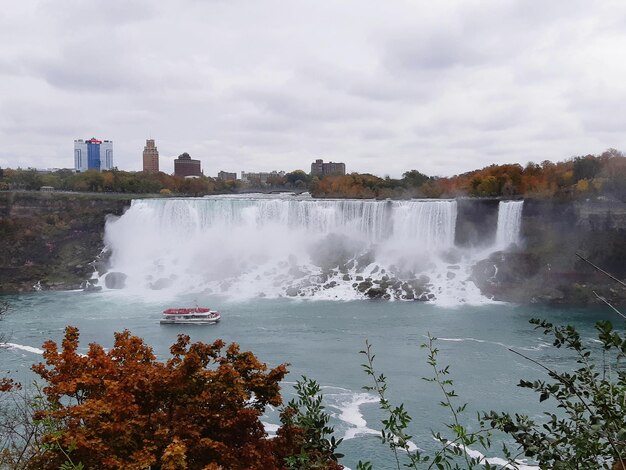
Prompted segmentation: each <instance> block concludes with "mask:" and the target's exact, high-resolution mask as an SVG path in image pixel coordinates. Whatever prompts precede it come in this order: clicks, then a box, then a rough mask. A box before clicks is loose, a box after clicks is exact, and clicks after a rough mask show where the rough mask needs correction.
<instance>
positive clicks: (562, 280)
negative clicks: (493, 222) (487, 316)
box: [473, 199, 626, 305]
mask: <svg viewBox="0 0 626 470" xmlns="http://www.w3.org/2000/svg"><path fill="white" fill-rule="evenodd" d="M522 239H523V243H522V244H521V246H516V247H510V248H509V249H508V250H505V251H502V252H497V253H494V254H493V255H491V256H490V257H489V258H488V259H486V260H483V261H481V262H479V263H478V264H477V265H476V266H475V267H474V276H473V277H474V281H475V283H476V284H477V285H478V287H479V288H480V289H481V291H482V292H483V293H484V294H485V295H488V296H492V297H494V298H495V299H496V300H504V301H510V302H519V303H547V304H559V305H586V304H591V303H601V301H600V300H599V299H598V298H597V297H596V295H595V294H594V291H595V292H596V293H597V294H598V295H601V296H603V297H605V298H607V299H608V300H609V301H611V302H613V303H615V304H619V305H624V304H626V289H624V288H623V287H620V286H619V284H617V283H616V282H614V281H612V280H610V279H608V278H607V277H605V276H604V275H601V274H599V273H598V272H597V271H596V270H594V269H593V268H592V267H591V266H589V265H588V264H587V263H585V262H584V261H582V260H580V259H579V258H578V257H577V256H576V253H580V254H581V255H582V256H584V257H586V258H587V259H589V260H590V261H592V262H593V263H594V264H596V265H598V266H601V267H602V268H603V269H605V270H607V271H609V272H611V273H613V274H614V275H615V276H617V277H618V278H620V279H624V278H626V204H624V203H622V202H614V201H608V200H593V201H592V200H588V201H584V202H576V203H573V202H561V201H555V200H549V201H546V200H532V199H530V200H526V201H525V203H524V209H523V213H522Z"/></svg>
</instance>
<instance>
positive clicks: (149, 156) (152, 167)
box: [143, 139, 159, 173]
mask: <svg viewBox="0 0 626 470" xmlns="http://www.w3.org/2000/svg"><path fill="white" fill-rule="evenodd" d="M143 171H146V172H148V173H158V172H159V150H158V149H157V148H156V146H155V145H154V139H147V140H146V146H145V147H144V148H143Z"/></svg>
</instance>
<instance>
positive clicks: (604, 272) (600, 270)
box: [576, 253, 626, 287]
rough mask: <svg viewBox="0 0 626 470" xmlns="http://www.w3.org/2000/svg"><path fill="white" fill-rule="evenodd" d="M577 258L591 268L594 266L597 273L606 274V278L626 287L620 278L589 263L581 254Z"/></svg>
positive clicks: (577, 254)
mask: <svg viewBox="0 0 626 470" xmlns="http://www.w3.org/2000/svg"><path fill="white" fill-rule="evenodd" d="M576 256H578V257H579V258H580V259H581V260H583V261H584V262H585V263H587V264H589V265H590V266H593V268H594V269H596V270H597V271H599V272H601V273H602V274H604V275H605V276H608V277H610V278H611V279H613V280H614V281H615V282H617V283H619V284H621V285H622V286H623V287H626V283H624V282H622V281H620V280H619V279H618V278H616V277H615V276H613V275H612V274H610V273H607V272H606V271H605V270H604V269H602V268H600V267H598V266H596V265H595V264H593V263H592V262H591V261H589V260H588V259H587V258H585V257H583V256H582V255H581V254H579V253H576Z"/></svg>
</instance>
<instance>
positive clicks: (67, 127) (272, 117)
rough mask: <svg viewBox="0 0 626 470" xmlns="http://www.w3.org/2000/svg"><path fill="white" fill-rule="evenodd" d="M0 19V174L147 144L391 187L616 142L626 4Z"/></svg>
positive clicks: (127, 6) (176, 8)
mask: <svg viewBox="0 0 626 470" xmlns="http://www.w3.org/2000/svg"><path fill="white" fill-rule="evenodd" d="M3 12H4V13H6V14H4V15H3V16H2V17H0V87H2V89H3V90H4V93H3V94H0V109H1V110H2V113H0V140H1V141H2V142H3V146H2V148H0V166H2V167H6V166H11V167H17V166H22V167H26V166H35V167H68V166H71V164H72V140H73V139H74V138H80V137H91V136H92V135H93V136H96V137H101V138H110V139H113V140H114V146H115V147H114V148H115V158H116V164H117V165H118V167H120V168H123V169H129V170H136V169H140V165H141V150H142V148H143V144H144V140H145V139H146V138H148V137H153V138H155V139H156V140H157V145H158V146H159V149H160V151H161V154H162V155H163V156H164V157H163V162H162V167H163V169H165V170H166V171H171V170H172V167H173V164H172V159H173V157H175V156H177V155H178V154H180V153H182V152H183V151H188V152H189V153H191V154H192V155H194V156H195V157H197V158H200V159H201V160H202V161H203V165H204V168H205V173H206V174H216V173H217V171H219V170H220V169H224V170H230V171H238V172H239V171H241V170H245V171H254V170H269V169H284V170H287V171H288V170H293V169H296V168H301V169H308V168H309V165H310V162H311V160H312V159H314V158H316V157H317V158H319V157H323V158H325V159H328V160H334V161H344V162H346V165H347V168H348V171H363V172H370V173H375V174H380V175H384V174H390V175H391V176H400V175H401V174H402V172H404V171H407V170H409V169H413V168H415V169H419V170H420V171H423V172H426V173H429V174H438V175H448V174H455V173H461V172H463V171H467V170H470V169H473V168H476V167H480V166H483V165H488V164H490V163H504V162H514V161H519V162H521V163H525V162H527V161H529V160H534V161H542V160H545V159H553V160H558V159H562V158H566V157H568V156H570V155H577V154H585V153H597V152H600V151H602V150H603V149H605V148H607V147H609V146H611V147H617V148H622V149H624V148H626V135H624V133H623V128H624V124H625V123H624V118H623V117H622V112H621V107H622V106H621V105H622V103H623V101H624V98H626V85H624V84H623V80H622V79H621V77H623V76H624V72H626V70H625V69H626V64H624V62H623V60H622V55H623V54H622V51H623V50H624V49H625V48H626V30H625V29H624V28H623V25H624V22H625V18H626V6H623V4H622V3H621V2H617V1H607V2H602V4H596V3H592V2H582V1H578V0H577V1H569V0H568V1H565V0H562V1H554V2H548V3H546V2H543V3H538V2H528V1H525V0H507V1H500V0H490V1H481V2H460V1H458V2H457V1H451V2H426V1H419V2H406V3H394V4H384V5H383V4H380V3H379V2H371V1H369V0H365V1H363V0H348V1H346V2H341V3H337V2H319V3H317V4H311V3H308V2H301V1H299V0H296V1H294V2H287V3H286V2H281V1H279V0H268V1H267V2H262V3H261V2H258V3H250V2H240V1H230V2H225V1H210V2H208V1H190V0H186V1H185V0H184V1H181V2H177V3H176V4H173V3H167V2H152V1H149V0H111V1H108V2H97V1H95V0H69V1H68V2H64V4H63V6H62V8H61V7H60V6H59V4H58V3H55V2H51V1H44V2H18V3H15V2H14V3H13V4H11V5H10V7H9V6H7V8H5V9H4V10H3Z"/></svg>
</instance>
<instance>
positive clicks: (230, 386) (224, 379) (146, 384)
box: [29, 327, 342, 470]
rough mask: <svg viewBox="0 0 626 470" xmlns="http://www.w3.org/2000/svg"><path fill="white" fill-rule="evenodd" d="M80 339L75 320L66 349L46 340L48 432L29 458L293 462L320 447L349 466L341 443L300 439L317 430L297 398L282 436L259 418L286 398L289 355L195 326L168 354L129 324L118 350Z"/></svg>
mask: <svg viewBox="0 0 626 470" xmlns="http://www.w3.org/2000/svg"><path fill="white" fill-rule="evenodd" d="M78 345H79V333H78V330H77V329H76V328H73V327H68V328H67V329H66V331H65V337H64V339H63V341H62V345H61V349H59V348H58V346H57V344H56V343H54V342H52V341H48V342H46V343H45V344H44V359H45V364H43V363H41V364H38V365H35V366H33V370H34V371H35V372H36V373H37V374H38V375H39V376H40V377H41V378H43V379H44V380H45V381H46V386H45V387H44V388H43V389H42V400H43V406H39V407H38V408H39V409H38V411H37V412H36V416H35V420H36V421H37V422H39V423H45V427H44V429H45V432H44V436H43V439H42V442H43V443H44V447H43V449H42V451H41V452H40V453H38V454H37V455H35V457H33V458H32V459H31V461H30V462H29V468H37V469H58V468H60V467H61V466H63V465H65V467H64V468H83V466H84V468H94V469H95V468H97V469H118V468H124V469H138V470H139V469H146V468H150V469H152V470H154V469H190V470H192V469H207V470H208V469H218V468H224V469H283V468H288V467H290V468H293V467H291V466H290V462H292V461H293V459H292V458H290V457H291V454H292V453H293V452H304V453H310V454H311V456H312V460H311V461H314V462H315V463H316V464H319V465H321V466H318V467H316V468H337V469H340V468H342V467H341V466H339V465H337V464H336V463H335V459H336V457H335V456H334V455H333V451H334V447H323V448H320V449H317V448H310V447H306V446H300V444H301V443H302V442H303V441H302V437H301V436H303V435H305V434H306V432H307V431H306V429H304V428H302V427H301V426H299V422H301V419H300V418H298V416H299V413H300V410H299V409H298V408H297V407H295V408H294V407H290V408H289V410H290V411H289V415H290V416H291V419H290V420H289V423H288V425H285V426H283V427H282V428H281V429H280V430H279V436H280V438H277V439H269V438H268V437H267V435H266V432H265V430H264V428H263V424H262V423H261V421H260V419H259V418H260V417H261V415H262V414H263V412H264V410H265V407H266V406H268V405H272V406H279V405H281V401H282V400H281V395H280V386H279V382H280V381H281V380H282V379H283V378H284V376H285V374H286V373H287V369H286V366H285V365H284V364H283V365H279V366H278V367H275V368H273V369H268V368H267V366H266V365H265V364H263V363H262V362H260V361H259V360H258V359H257V358H256V357H255V356H254V354H252V353H251V352H241V351H240V350H239V347H238V346H237V345H236V344H231V345H229V346H226V345H225V344H224V343H223V342H222V341H221V340H218V341H216V342H214V343H213V344H204V343H190V339H189V337H188V336H185V335H180V336H179V337H178V341H177V342H176V343H175V344H174V345H173V346H172V347H171V349H170V352H171V354H172V358H171V359H169V360H168V361H166V362H160V361H157V360H156V358H155V356H154V353H153V351H152V349H151V348H150V347H148V346H147V345H146V344H145V343H144V342H143V340H142V339H140V338H138V337H136V336H132V335H131V334H130V333H129V332H128V331H124V332H122V333H116V334H115V344H114V346H113V348H112V349H111V350H109V351H105V350H104V349H103V348H102V347H101V346H100V345H98V344H95V343H92V344H90V345H89V350H88V352H87V354H85V355H82V354H79V353H78V352H77V349H78ZM301 392H302V393H299V396H300V397H301V399H304V395H303V393H306V391H305V390H302V391H301ZM309 399H310V398H309ZM307 400H308V399H307ZM331 431H332V430H331ZM318 442H323V441H321V440H320V441H318ZM327 465H328V466H327Z"/></svg>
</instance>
